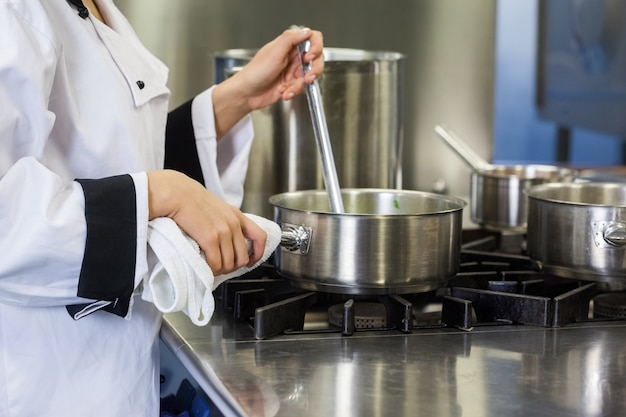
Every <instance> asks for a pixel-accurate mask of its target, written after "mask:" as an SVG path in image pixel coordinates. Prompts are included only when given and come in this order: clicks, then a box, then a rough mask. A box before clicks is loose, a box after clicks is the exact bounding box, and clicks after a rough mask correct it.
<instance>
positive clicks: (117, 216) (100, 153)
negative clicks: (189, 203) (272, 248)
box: [0, 0, 252, 417]
mask: <svg viewBox="0 0 626 417" xmlns="http://www.w3.org/2000/svg"><path fill="white" fill-rule="evenodd" d="M96 3H97V5H98V7H99V9H100V11H101V13H102V15H103V16H104V18H105V20H106V21H107V23H108V24H109V26H107V25H104V24H103V23H101V22H99V21H98V20H97V19H95V18H93V17H91V16H89V17H87V18H86V19H83V18H81V17H79V16H78V14H77V10H76V8H75V7H74V6H71V5H70V3H69V2H67V1H66V0H0V231H1V232H0V417H18V416H19V417H30V416H39V417H41V416H51V417H52V416H54V417H61V416H64V417H65V416H90V417H97V416H107V417H114V416H133V417H141V416H150V417H154V416H157V415H158V405H159V390H158V388H159V387H158V379H159V367H158V356H159V355H158V331H159V327H160V323H161V316H160V314H159V312H158V311H157V310H156V309H155V308H154V306H153V305H151V304H149V303H146V302H144V301H142V300H141V298H140V297H138V296H135V295H136V294H137V293H138V288H137V287H138V285H139V283H140V282H141V280H142V279H143V277H145V276H146V274H147V272H148V271H147V269H148V267H147V261H146V252H147V242H146V232H147V223H148V196H147V195H148V193H147V177H146V174H145V172H146V171H149V170H154V169H160V168H162V167H163V164H164V159H166V156H165V153H166V149H169V148H171V149H174V150H176V148H177V147H178V148H180V149H178V157H180V155H181V149H182V151H185V150H191V152H190V153H191V154H192V155H191V157H192V159H194V161H195V164H196V165H197V166H198V167H199V168H200V172H201V177H202V178H199V180H200V181H202V182H203V183H204V184H205V185H206V186H207V188H209V189H210V190H211V191H212V192H214V193H216V194H218V195H220V196H221V197H223V198H224V199H226V200H227V201H228V202H230V203H231V204H234V205H239V204H240V203H241V197H242V193H243V180H244V176H245V169H246V167H247V158H248V151H249V148H250V144H251V140H252V128H251V123H250V119H249V118H245V119H244V120H242V121H241V122H240V123H239V124H238V125H237V126H235V127H234V128H233V130H232V131H231V132H229V134H228V135H226V136H225V137H224V138H222V140H220V141H219V143H218V142H217V141H216V134H215V127H214V118H213V108H212V102H211V89H209V90H207V91H205V92H203V93H201V94H200V95H198V96H197V97H196V98H194V100H193V101H192V102H191V104H189V106H187V107H185V110H184V111H182V112H178V113H177V114H178V116H177V117H176V119H177V120H179V121H180V120H183V122H184V119H185V118H187V119H188V121H187V122H188V126H189V131H190V132H187V133H190V135H191V136H190V137H188V138H187V139H185V141H186V142H185V141H183V140H182V139H181V140H180V142H181V143H183V145H181V146H178V145H177V143H178V142H177V141H179V138H177V136H176V135H175V133H176V132H175V131H172V132H170V130H171V129H170V122H169V121H168V116H167V115H168V113H167V106H168V99H169V91H168V89H167V87H166V79H167V69H166V67H165V66H164V65H163V64H162V63H161V62H159V61H158V60H157V59H156V58H155V57H153V56H152V55H151V54H150V53H149V52H148V51H147V50H146V49H145V48H144V47H143V46H142V45H141V44H140V42H139V40H138V39H137V37H136V36H135V34H134V32H133V31H132V29H131V27H130V25H129V24H128V22H127V21H126V19H125V18H124V17H123V16H122V15H121V13H120V12H119V10H118V9H117V8H116V7H115V6H114V4H113V1H112V0H96ZM183 107H184V106H183ZM172 114H176V112H173V113H172ZM166 123H167V129H166ZM172 123H173V122H172ZM172 129H173V128H172ZM166 130H167V132H168V139H167V140H168V146H164V145H165V137H166ZM181 136H184V135H181ZM188 136H189V135H188ZM170 138H173V140H172V143H173V145H172V146H170V145H169V143H170V142H169V141H170ZM167 152H169V150H168V151H167ZM182 153H183V154H184V153H185V152H182ZM175 164H176V161H175V162H174V166H175Z"/></svg>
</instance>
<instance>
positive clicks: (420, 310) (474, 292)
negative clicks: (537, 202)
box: [216, 231, 595, 339]
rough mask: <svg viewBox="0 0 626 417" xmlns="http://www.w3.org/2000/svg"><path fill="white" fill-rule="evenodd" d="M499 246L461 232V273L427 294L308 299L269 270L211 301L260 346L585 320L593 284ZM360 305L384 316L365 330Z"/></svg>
mask: <svg viewBox="0 0 626 417" xmlns="http://www.w3.org/2000/svg"><path fill="white" fill-rule="evenodd" d="M466 239H469V240H466ZM501 240H502V236H501V235H499V234H496V233H492V232H483V231H480V232H479V235H478V236H476V233H475V232H472V234H471V236H470V237H469V238H466V236H465V232H464V240H463V242H466V243H464V245H463V250H462V254H461V265H460V272H459V273H458V274H457V275H456V276H455V277H453V278H452V279H451V280H450V281H449V282H448V284H447V285H446V286H445V287H443V288H440V289H438V290H436V291H432V292H427V293H420V294H405V295H379V296H372V297H368V296H349V295H341V294H330V293H324V292H309V291H304V290H301V289H298V288H295V287H293V286H291V285H290V284H289V283H288V282H287V281H286V280H284V279H282V278H281V277H280V276H278V274H277V272H276V271H275V269H274V267H273V266H272V265H271V264H270V263H268V264H265V265H262V266H261V267H259V268H257V269H256V270H254V271H252V272H251V273H249V274H246V275H245V276H242V277H240V278H237V279H232V280H229V281H226V282H224V283H223V284H221V285H220V287H219V288H218V289H217V290H216V297H217V298H218V299H221V301H222V306H223V308H225V309H227V310H229V311H232V312H233V315H234V317H235V318H236V319H240V320H246V321H248V322H249V323H250V325H251V326H252V327H253V328H254V337H255V338H257V339H266V338H270V337H274V336H277V335H281V334H283V335H290V334H302V333H324V332H333V333H341V334H342V335H344V336H350V335H352V334H354V333H355V332H359V331H374V330H375V331H382V330H392V331H400V332H402V333H410V332H411V331H413V330H415V329H425V328H443V327H450V328H457V329H461V330H468V331H469V330H471V329H472V328H474V327H477V326H493V325H502V324H523V325H532V326H543V327H560V326H565V325H567V324H570V323H574V322H581V321H586V320H588V315H589V305H590V301H591V299H592V297H593V295H594V293H595V285H594V284H593V283H586V282H582V281H576V280H571V279H565V278H559V277H555V276H551V275H547V274H543V273H541V272H540V271H538V270H536V268H535V265H534V264H533V262H532V261H531V260H530V259H529V258H528V257H527V256H525V255H524V253H523V249H520V250H517V251H515V250H514V251H513V252H517V253H509V252H500V251H499V248H500V247H502V242H501ZM514 246H515V245H514ZM360 303H377V304H379V305H382V306H384V311H385V312H386V316H385V317H381V318H380V320H378V319H377V321H376V323H377V324H376V325H373V326H363V325H361V323H360V320H361V318H360V317H359V310H360V307H359V306H360ZM433 306H435V307H434V309H433ZM329 308H331V309H332V311H330V312H329V313H328V316H329V320H328V321H330V324H329V325H328V326H327V327H324V328H315V329H307V330H305V328H304V327H305V316H306V315H307V312H309V311H311V310H312V309H318V310H319V309H321V310H324V309H325V310H326V311H328V309H329ZM337 316H340V317H341V319H340V320H337Z"/></svg>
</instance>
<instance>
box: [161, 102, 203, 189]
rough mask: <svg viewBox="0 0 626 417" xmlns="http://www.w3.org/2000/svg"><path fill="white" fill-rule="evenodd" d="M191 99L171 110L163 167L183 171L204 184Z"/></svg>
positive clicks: (166, 129)
mask: <svg viewBox="0 0 626 417" xmlns="http://www.w3.org/2000/svg"><path fill="white" fill-rule="evenodd" d="M192 102H193V100H190V101H188V102H187V103H185V104H183V105H181V106H180V107H178V108H176V109H174V110H172V111H171V112H170V113H169V114H168V116H167V126H166V128H165V168H167V169H174V170H176V171H180V172H183V173H185V174H187V175H188V176H189V177H191V178H193V179H195V180H196V181H198V182H199V183H200V184H202V185H204V177H203V175H202V168H201V167H200V159H199V158H198V148H197V147H196V136H195V134H194V131H193V123H192V120H191V103H192Z"/></svg>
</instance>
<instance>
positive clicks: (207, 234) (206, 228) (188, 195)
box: [148, 170, 267, 275]
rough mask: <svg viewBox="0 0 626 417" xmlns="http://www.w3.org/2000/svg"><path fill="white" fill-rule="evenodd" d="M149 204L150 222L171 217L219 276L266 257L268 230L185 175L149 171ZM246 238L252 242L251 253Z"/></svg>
mask: <svg viewBox="0 0 626 417" xmlns="http://www.w3.org/2000/svg"><path fill="white" fill-rule="evenodd" d="M148 205H149V218H150V219H153V218H155V217H170V218H171V219H173V220H174V221H175V222H176V223H177V224H178V226H179V227H180V228H181V229H182V230H184V231H185V232H186V233H187V234H188V235H189V236H190V237H191V238H192V239H194V240H195V241H196V242H198V245H199V246H200V249H202V250H203V251H204V254H205V257H206V260H207V263H208V264H209V267H211V270H212V271H213V273H214V274H215V275H221V274H225V273H228V272H232V271H234V270H236V269H239V268H241V267H243V266H249V267H250V266H253V265H254V264H255V263H256V262H257V261H258V260H259V259H261V256H262V255H263V251H264V249H265V242H266V240H267V233H266V232H265V230H263V229H262V228H261V227H259V226H258V225H257V224H256V223H255V222H254V221H253V220H251V219H250V218H248V217H247V216H246V215H244V214H243V213H242V212H241V211H240V210H239V209H237V208H236V207H234V206H232V205H230V204H228V203H226V202H225V201H223V200H222V199H220V198H218V197H217V196H215V195H214V194H212V193H210V192H209V191H207V189H206V188H204V187H203V186H202V184H200V183H199V182H197V181H195V180H193V179H192V178H190V177H188V176H186V175H185V174H182V173H180V172H177V171H173V170H160V171H152V172H149V173H148ZM246 239H248V240H250V241H251V243H252V251H251V253H250V254H248V248H247V245H246Z"/></svg>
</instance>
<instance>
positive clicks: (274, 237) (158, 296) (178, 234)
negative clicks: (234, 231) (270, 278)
mask: <svg viewBox="0 0 626 417" xmlns="http://www.w3.org/2000/svg"><path fill="white" fill-rule="evenodd" d="M246 216H248V217H249V218H250V219H252V220H253V221H254V222H255V223H257V224H258V225H259V226H260V227H261V228H263V230H265V231H266V232H267V242H266V244H265V251H264V253H263V256H262V257H261V259H260V260H259V261H258V262H257V263H256V264H255V265H253V266H252V267H242V268H239V269H237V270H236V271H233V272H231V273H228V274H223V275H218V276H214V275H213V271H211V268H210V267H209V265H208V264H207V263H206V260H205V257H204V253H203V252H202V251H201V250H200V247H199V246H198V243H197V242H196V241H195V240H193V239H192V238H191V237H189V236H188V235H187V234H186V233H185V232H183V231H182V230H181V229H180V228H179V227H178V225H177V224H176V223H175V222H174V221H173V220H172V219H170V218H167V217H159V218H156V219H154V220H151V221H150V222H149V224H148V266H149V271H150V272H149V276H148V277H147V279H144V282H143V291H142V295H141V297H142V298H143V299H144V300H146V301H149V302H152V303H153V304H154V305H155V306H156V307H157V308H158V309H159V310H160V311H162V312H164V313H172V312H176V311H182V312H183V313H185V314H186V315H187V316H189V318H190V319H191V321H192V322H193V323H194V324H196V325H198V326H204V325H206V324H207V323H208V322H209V319H210V318H211V316H212V315H213V311H214V310H215V301H214V300H213V290H214V289H215V288H217V286H218V285H220V284H221V283H222V282H224V281H226V280H227V279H230V278H234V277H237V276H239V275H242V274H244V273H246V272H248V271H250V270H252V269H254V268H256V267H257V266H259V265H260V264H261V263H263V262H265V261H266V260H267V259H268V258H269V257H270V255H271V254H272V253H274V250H276V248H277V247H278V244H279V243H280V238H281V230H280V227H279V226H278V225H277V224H276V223H274V222H272V221H270V220H268V219H265V218H263V217H259V216H256V215H254V214H249V213H246Z"/></svg>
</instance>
